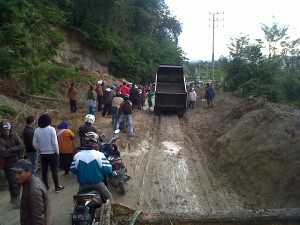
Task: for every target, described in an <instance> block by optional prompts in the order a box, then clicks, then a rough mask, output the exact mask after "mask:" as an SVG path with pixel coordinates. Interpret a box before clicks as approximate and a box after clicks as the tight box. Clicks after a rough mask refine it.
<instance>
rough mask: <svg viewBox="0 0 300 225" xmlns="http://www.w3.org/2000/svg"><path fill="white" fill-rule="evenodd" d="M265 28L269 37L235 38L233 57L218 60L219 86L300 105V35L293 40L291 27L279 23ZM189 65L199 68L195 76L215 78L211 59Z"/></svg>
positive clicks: (232, 50) (216, 71) (263, 29)
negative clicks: (252, 39) (253, 39)
mask: <svg viewBox="0 0 300 225" xmlns="http://www.w3.org/2000/svg"><path fill="white" fill-rule="evenodd" d="M261 29H262V31H263V32H264V34H265V40H261V39H256V40H255V42H254V43H252V42H251V41H250V37H249V36H248V35H245V36H240V37H237V38H232V39H231V41H232V42H231V43H230V44H229V45H228V48H229V50H230V55H229V57H221V58H220V59H219V60H218V61H216V62H215V78H216V81H215V83H214V85H215V87H217V88H223V89H224V90H225V91H231V92H234V93H236V94H237V95H238V96H241V97H250V96H252V97H265V98H267V99H268V100H269V101H272V102H282V103H293V104H297V105H299V106H300V99H299V96H300V49H299V45H300V38H298V39H296V40H291V38H290V37H289V36H288V34H287V33H288V26H281V25H280V24H278V23H276V22H274V23H273V24H272V25H271V26H267V25H265V24H262V26H261ZM266 50H267V52H266ZM205 66H207V67H206V69H205ZM188 67H189V71H196V73H195V75H194V76H191V77H192V79H195V78H196V77H197V76H198V75H199V74H200V75H201V79H204V80H206V81H208V80H212V75H211V74H212V73H211V69H209V68H211V62H203V61H200V62H196V63H192V64H190V65H189V66H188ZM199 69H200V72H199V71H198V70H199ZM197 71H198V72H197ZM192 74H193V73H192Z"/></svg>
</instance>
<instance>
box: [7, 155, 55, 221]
mask: <svg viewBox="0 0 300 225" xmlns="http://www.w3.org/2000/svg"><path fill="white" fill-rule="evenodd" d="M32 169H33V167H32V164H31V162H30V161H29V160H27V159H21V160H19V161H18V162H17V163H16V165H15V166H14V167H13V168H11V170H12V171H14V173H15V178H16V181H17V182H18V183H19V184H21V185H22V187H23V192H22V197H21V209H20V224H21V225H33V224H34V225H53V220H52V218H51V209H50V203H49V197H48V193H47V188H46V186H45V184H44V183H43V182H42V181H41V179H40V178H38V177H36V176H34V175H33V172H32Z"/></svg>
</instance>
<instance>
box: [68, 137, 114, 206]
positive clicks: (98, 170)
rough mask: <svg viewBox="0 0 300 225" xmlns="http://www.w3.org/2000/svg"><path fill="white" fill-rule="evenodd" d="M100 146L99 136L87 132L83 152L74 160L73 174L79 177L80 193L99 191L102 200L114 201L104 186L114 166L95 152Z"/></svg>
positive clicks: (101, 154) (100, 153)
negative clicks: (86, 190)
mask: <svg viewBox="0 0 300 225" xmlns="http://www.w3.org/2000/svg"><path fill="white" fill-rule="evenodd" d="M98 144H99V135H98V134H96V133H94V132H87V133H86V134H85V136H84V137H83V142H82V147H83V151H81V152H78V153H77V154H76V155H75V156H74V159H73V162H72V165H71V172H72V173H73V174H75V175H76V176H77V182H78V183H79V191H82V190H83V189H88V188H92V189H97V190H99V191H100V194H101V196H102V198H103V199H104V200H105V201H106V200H107V199H110V200H111V201H112V194H111V193H110V192H109V190H108V189H107V187H106V186H105V184H104V182H103V181H104V178H105V176H107V175H109V174H111V173H112V166H111V164H110V162H109V161H108V160H107V159H106V158H105V156H104V154H103V153H102V152H99V151H98V150H95V148H96V147H98Z"/></svg>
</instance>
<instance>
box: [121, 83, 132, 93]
mask: <svg viewBox="0 0 300 225" xmlns="http://www.w3.org/2000/svg"><path fill="white" fill-rule="evenodd" d="M119 91H120V92H121V93H122V95H123V96H124V95H130V89H129V87H128V86H127V85H126V82H123V85H122V86H121V87H120V88H119Z"/></svg>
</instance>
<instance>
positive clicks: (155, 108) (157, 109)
mask: <svg viewBox="0 0 300 225" xmlns="http://www.w3.org/2000/svg"><path fill="white" fill-rule="evenodd" d="M154 115H155V116H160V109H159V108H157V107H154Z"/></svg>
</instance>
